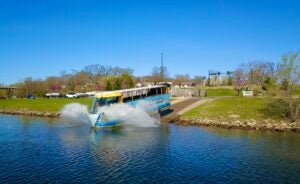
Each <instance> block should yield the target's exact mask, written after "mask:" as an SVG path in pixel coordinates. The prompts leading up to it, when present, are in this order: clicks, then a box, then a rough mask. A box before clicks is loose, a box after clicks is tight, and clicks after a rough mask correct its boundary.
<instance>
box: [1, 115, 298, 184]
mask: <svg viewBox="0 0 300 184" xmlns="http://www.w3.org/2000/svg"><path fill="white" fill-rule="evenodd" d="M0 151H1V152H0V164H1V167H0V183H5V182H9V183H13V182H15V183H42V182H43V183H102V182H106V183H124V182H125V183H128V182H130V183H211V182H218V183H300V134H296V133H276V132H259V131H243V130H226V129H218V128H199V127H179V126H175V125H170V126H168V125H165V126H161V127H159V128H132V127H123V128H118V129H98V130H94V129H91V128H90V127H89V126H86V125H79V124H70V123H66V122H62V121H61V120H53V119H52V120H49V119H42V118H26V117H21V116H10V115H0Z"/></svg>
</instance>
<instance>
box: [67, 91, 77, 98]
mask: <svg viewBox="0 0 300 184" xmlns="http://www.w3.org/2000/svg"><path fill="white" fill-rule="evenodd" d="M66 98H77V95H76V93H74V92H69V93H67V94H66Z"/></svg>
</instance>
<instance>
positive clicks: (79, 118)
mask: <svg viewBox="0 0 300 184" xmlns="http://www.w3.org/2000/svg"><path fill="white" fill-rule="evenodd" d="M60 114H61V117H62V118H63V119H64V121H67V122H71V123H85V124H90V123H91V119H90V117H89V112H88V109H87V106H86V105H82V104H78V103H70V104H67V105H65V106H64V108H63V109H62V110H61V111H60Z"/></svg>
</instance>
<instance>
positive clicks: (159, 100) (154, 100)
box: [95, 93, 171, 127]
mask: <svg viewBox="0 0 300 184" xmlns="http://www.w3.org/2000/svg"><path fill="white" fill-rule="evenodd" d="M170 97H171V96H170V94H168V93H166V94H160V95H155V96H150V97H145V98H142V99H137V100H133V101H128V102H125V104H127V105H130V106H133V107H136V106H137V105H138V104H139V103H141V102H143V101H144V102H151V104H153V105H151V106H148V107H146V109H145V111H146V112H148V113H151V112H154V111H163V110H165V109H168V108H169V107H170V106H171V103H170ZM103 117H104V114H103V113H101V112H100V113H99V116H98V118H97V120H96V123H95V126H96V127H107V126H115V125H119V124H121V123H122V121H121V120H117V119H116V120H103Z"/></svg>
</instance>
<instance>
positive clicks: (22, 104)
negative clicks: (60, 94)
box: [0, 98, 92, 117]
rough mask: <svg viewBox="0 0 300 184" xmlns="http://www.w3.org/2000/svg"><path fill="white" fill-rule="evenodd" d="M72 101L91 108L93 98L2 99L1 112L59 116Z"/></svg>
mask: <svg viewBox="0 0 300 184" xmlns="http://www.w3.org/2000/svg"><path fill="white" fill-rule="evenodd" d="M70 103H79V104H83V105H86V106H87V107H88V108H90V106H91V104H92V99H91V98H70V99H68V98H57V99H43V98H39V99H1V100H0V113H2V114H12V115H25V116H40V117H58V116H59V115H60V114H59V112H60V111H61V110H62V109H63V107H64V106H65V105H67V104H70Z"/></svg>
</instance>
